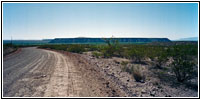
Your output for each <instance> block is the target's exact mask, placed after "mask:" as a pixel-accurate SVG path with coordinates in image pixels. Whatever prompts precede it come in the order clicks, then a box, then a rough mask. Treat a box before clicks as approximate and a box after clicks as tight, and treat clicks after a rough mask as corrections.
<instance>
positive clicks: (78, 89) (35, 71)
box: [3, 47, 119, 97]
mask: <svg viewBox="0 0 201 100" xmlns="http://www.w3.org/2000/svg"><path fill="white" fill-rule="evenodd" d="M71 57H72V55H71V56H67V55H64V54H62V53H58V52H55V51H50V50H43V49H37V48H35V47H30V48H23V49H22V50H21V51H20V52H19V53H17V54H14V55H11V56H7V57H5V58H4V59H3V96H4V97H13V96H14V97H21V96H23V97H50V96H51V97H69V96H73V97H85V96H93V97H96V96H116V95H119V94H118V92H116V91H115V93H113V92H114V89H113V88H112V87H108V86H107V87H106V86H105V85H104V83H108V82H107V81H106V80H104V78H102V77H101V75H98V73H97V72H96V71H92V72H87V70H86V69H85V68H84V67H87V66H85V65H76V64H75V63H73V61H72V60H73V59H71ZM74 60H76V59H74ZM83 66H84V67H83ZM90 70H91V69H89V70H88V71H90ZM95 74H97V75H95ZM112 91H113V92H112Z"/></svg>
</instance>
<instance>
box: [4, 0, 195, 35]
mask: <svg viewBox="0 0 201 100" xmlns="http://www.w3.org/2000/svg"><path fill="white" fill-rule="evenodd" d="M112 35H113V36H114V37H167V38H169V39H178V38H185V37H197V36H198V4H197V3H3V39H10V38H11V36H12V37H13V39H47V38H59V37H60V38H68V37H111V36H112Z"/></svg>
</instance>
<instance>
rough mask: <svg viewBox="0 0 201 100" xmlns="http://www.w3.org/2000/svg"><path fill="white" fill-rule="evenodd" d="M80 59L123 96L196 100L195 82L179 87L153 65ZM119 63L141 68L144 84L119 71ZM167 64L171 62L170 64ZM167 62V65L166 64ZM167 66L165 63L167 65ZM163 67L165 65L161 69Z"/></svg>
mask: <svg viewBox="0 0 201 100" xmlns="http://www.w3.org/2000/svg"><path fill="white" fill-rule="evenodd" d="M79 56H80V57H79V58H80V59H82V60H86V62H89V65H90V66H92V67H93V68H95V69H96V70H98V71H99V72H100V73H101V74H102V75H103V76H104V77H105V78H106V79H107V80H110V83H108V84H114V85H115V86H116V88H119V89H121V90H122V91H124V92H125V94H126V95H125V96H137V97H197V96H198V90H197V89H198V81H197V78H194V79H192V80H191V81H192V82H191V83H190V84H187V83H179V82H177V81H176V78H175V77H174V76H173V74H172V73H171V71H170V70H169V69H168V68H166V70H165V71H164V70H162V69H158V68H156V67H155V66H154V62H153V61H151V60H149V59H147V60H145V61H144V62H145V63H143V64H137V63H132V61H130V60H128V59H123V58H117V57H113V58H109V59H106V58H95V57H93V56H92V55H91V53H90V52H88V53H84V54H82V55H79ZM122 61H127V62H130V63H128V64H127V67H129V66H136V65H138V66H140V67H142V68H143V70H142V72H141V73H144V74H145V76H146V79H145V81H144V82H136V81H135V79H134V77H133V76H132V75H131V74H129V73H128V72H125V71H122V64H121V62H122ZM170 62H171V61H170ZM170 62H169V63H170ZM167 64H168V62H167ZM164 66H165V65H164Z"/></svg>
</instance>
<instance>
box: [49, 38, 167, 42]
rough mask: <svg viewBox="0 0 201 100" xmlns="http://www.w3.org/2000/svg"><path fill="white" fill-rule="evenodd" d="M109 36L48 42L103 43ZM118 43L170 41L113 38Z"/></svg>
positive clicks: (161, 40)
mask: <svg viewBox="0 0 201 100" xmlns="http://www.w3.org/2000/svg"><path fill="white" fill-rule="evenodd" d="M104 39H109V38H82V37H79V38H55V39H53V40H51V41H50V42H49V43H104V42H105V40H104ZM113 39H117V40H118V41H119V42H120V43H149V42H170V40H169V39H168V38H113Z"/></svg>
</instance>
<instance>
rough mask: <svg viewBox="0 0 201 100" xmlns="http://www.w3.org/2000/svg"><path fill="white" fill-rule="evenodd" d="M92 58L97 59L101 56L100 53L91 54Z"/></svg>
mask: <svg viewBox="0 0 201 100" xmlns="http://www.w3.org/2000/svg"><path fill="white" fill-rule="evenodd" d="M92 56H93V57H96V58H99V57H100V56H102V54H101V53H100V52H97V51H93V52H92Z"/></svg>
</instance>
